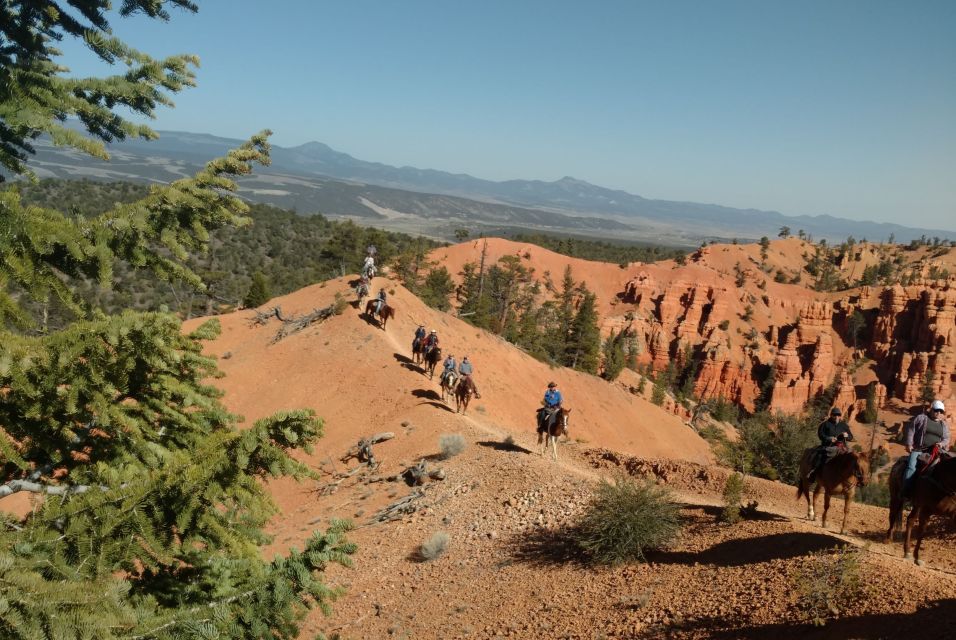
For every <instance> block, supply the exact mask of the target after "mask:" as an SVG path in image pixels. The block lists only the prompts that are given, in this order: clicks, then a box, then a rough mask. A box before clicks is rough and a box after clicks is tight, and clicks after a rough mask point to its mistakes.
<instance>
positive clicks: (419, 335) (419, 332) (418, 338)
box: [412, 324, 427, 351]
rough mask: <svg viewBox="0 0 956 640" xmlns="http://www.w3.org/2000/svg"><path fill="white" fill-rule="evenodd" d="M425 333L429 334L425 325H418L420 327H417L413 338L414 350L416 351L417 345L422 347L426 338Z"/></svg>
mask: <svg viewBox="0 0 956 640" xmlns="http://www.w3.org/2000/svg"><path fill="white" fill-rule="evenodd" d="M425 335H427V334H426V332H425V325H423V324H420V325H418V328H417V329H415V338H414V339H413V340H412V351H415V348H416V347H418V348H419V349H421V346H422V340H424V339H425Z"/></svg>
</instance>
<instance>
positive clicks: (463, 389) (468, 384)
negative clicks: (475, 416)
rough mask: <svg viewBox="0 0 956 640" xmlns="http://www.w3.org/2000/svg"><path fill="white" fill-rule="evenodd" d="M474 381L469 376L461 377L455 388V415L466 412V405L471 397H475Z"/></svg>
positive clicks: (476, 391)
mask: <svg viewBox="0 0 956 640" xmlns="http://www.w3.org/2000/svg"><path fill="white" fill-rule="evenodd" d="M477 393H478V390H477V389H475V381H474V380H472V379H471V376H462V377H461V381H460V382H459V383H458V386H457V387H455V413H458V412H461V414H462V415H465V413H467V412H468V403H469V402H471V396H473V395H476V394H477Z"/></svg>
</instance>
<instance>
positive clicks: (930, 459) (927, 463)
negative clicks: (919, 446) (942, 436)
mask: <svg viewBox="0 0 956 640" xmlns="http://www.w3.org/2000/svg"><path fill="white" fill-rule="evenodd" d="M954 455H956V454H952V453H950V452H948V451H943V450H942V449H940V448H939V445H938V444H934V445H933V446H932V447H930V448H929V449H928V450H927V451H924V452H922V453H921V454H919V457H918V458H917V459H916V477H920V476H928V475H929V474H930V473H932V472H933V469H934V468H936V465H938V464H939V463H940V461H941V460H948V459H949V458H952V457H954Z"/></svg>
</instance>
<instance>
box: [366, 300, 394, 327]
mask: <svg viewBox="0 0 956 640" xmlns="http://www.w3.org/2000/svg"><path fill="white" fill-rule="evenodd" d="M378 303H379V300H378V299H375V300H369V301H368V302H366V303H365V315H367V316H368V317H369V318H375V317H376V313H375V307H376V305H378ZM377 317H378V323H379V324H380V325H381V326H382V329H383V330H384V329H385V323H386V322H388V319H389V318H394V317H395V309H394V308H393V307H390V306H388V305H387V304H384V303H383V304H382V308H381V310H380V311H379V312H378V314H377Z"/></svg>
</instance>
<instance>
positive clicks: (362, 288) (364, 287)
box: [355, 273, 368, 298]
mask: <svg viewBox="0 0 956 640" xmlns="http://www.w3.org/2000/svg"><path fill="white" fill-rule="evenodd" d="M355 294H356V295H357V296H358V297H359V298H364V297H365V296H367V295H368V278H367V277H366V276H365V274H364V273H363V274H362V277H361V278H360V279H359V283H358V286H357V287H355Z"/></svg>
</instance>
